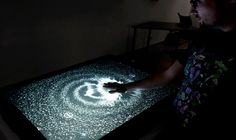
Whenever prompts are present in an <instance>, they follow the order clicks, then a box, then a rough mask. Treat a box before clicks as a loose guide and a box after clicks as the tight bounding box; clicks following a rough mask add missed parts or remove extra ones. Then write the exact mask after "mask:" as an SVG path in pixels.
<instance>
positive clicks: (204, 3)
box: [190, 0, 219, 26]
mask: <svg viewBox="0 0 236 140" xmlns="http://www.w3.org/2000/svg"><path fill="white" fill-rule="evenodd" d="M190 3H191V13H192V14H193V15H194V16H195V17H196V18H197V20H198V22H199V23H200V24H202V25H213V26H214V25H216V24H217V21H218V19H219V16H218V13H217V10H216V4H215V1H214V0H191V1H190Z"/></svg>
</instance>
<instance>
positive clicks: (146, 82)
mask: <svg viewBox="0 0 236 140" xmlns="http://www.w3.org/2000/svg"><path fill="white" fill-rule="evenodd" d="M182 70H183V66H182V64H180V63H179V61H178V60H176V61H175V62H174V63H173V64H172V65H171V66H170V67H169V68H168V69H166V70H165V71H163V72H161V73H156V74H153V75H151V76H149V77H147V78H145V79H142V80H139V81H135V82H131V83H127V84H118V83H105V84H104V87H106V88H110V89H111V90H110V91H109V92H110V93H114V92H126V91H127V90H133V89H149V88H153V87H156V86H163V85H167V84H168V83H170V82H171V81H172V80H173V79H175V78H176V77H177V76H178V75H179V74H180V73H181V72H182Z"/></svg>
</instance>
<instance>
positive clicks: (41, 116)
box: [10, 61, 168, 140]
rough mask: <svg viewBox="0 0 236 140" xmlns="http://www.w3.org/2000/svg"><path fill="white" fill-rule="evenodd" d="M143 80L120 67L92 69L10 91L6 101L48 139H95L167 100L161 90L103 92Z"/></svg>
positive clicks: (108, 64) (141, 75)
mask: <svg viewBox="0 0 236 140" xmlns="http://www.w3.org/2000/svg"><path fill="white" fill-rule="evenodd" d="M145 76H147V74H145V73H143V72H141V71H139V70H136V69H134V68H132V67H129V66H127V65H124V64H121V63H117V62H110V61H109V62H102V63H94V64H90V65H87V66H83V67H80V68H77V69H72V70H69V71H67V72H64V73H60V74H58V75H56V76H53V77H48V78H46V79H43V80H40V81H36V82H33V83H31V84H28V85H25V86H22V87H21V88H17V89H14V90H12V91H11V94H10V100H11V101H12V102H13V103H14V104H15V105H16V107H17V108H18V109H19V110H21V111H22V113H23V114H24V115H25V116H26V117H27V118H28V119H29V120H30V121H31V122H32V123H33V124H34V125H35V126H36V127H37V129H38V130H39V131H40V132H41V133H42V134H43V135H44V136H45V137H46V138H47V139H52V140H54V139H55V140H77V139H99V138H101V137H102V136H104V135H106V134H107V133H109V132H110V131H112V130H114V129H115V128H117V127H119V126H120V125H122V124H123V123H124V122H126V121H128V120H130V119H131V118H133V117H134V116H136V115H138V114H139V113H140V112H142V111H144V110H145V109H147V108H149V107H150V106H152V105H153V104H155V103H156V102H158V101H159V100H160V99H162V98H164V97H165V96H166V95H168V93H167V91H166V90H165V89H162V88H157V89H155V90H150V91H139V90H135V91H132V92H127V93H125V94H120V93H114V94H110V93H109V92H108V89H106V88H104V87H103V84H104V83H107V82H118V83H128V82H132V81H135V80H139V79H141V78H144V77H145Z"/></svg>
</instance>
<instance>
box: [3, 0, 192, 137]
mask: <svg viewBox="0 0 236 140" xmlns="http://www.w3.org/2000/svg"><path fill="white" fill-rule="evenodd" d="M188 11H189V5H188V1H185V0H174V1H173V0H83V1H82V0H1V1H0V87H2V86H5V85H9V84H12V83H16V82H19V81H22V80H26V79H29V78H33V77H37V76H39V75H42V74H45V73H48V72H51V71H55V70H58V69H61V68H65V67H67V66H70V65H73V64H77V63H80V62H84V61H87V60H89V59H93V58H96V57H99V56H103V55H107V54H122V53H124V52H126V51H127V50H129V48H130V44H131V40H132V39H131V38H132V29H131V28H130V26H131V25H132V24H135V23H139V22H143V21H148V20H158V21H169V22H178V17H177V12H180V13H181V14H185V15H187V14H188ZM165 34H166V32H163V31H162V32H161V31H155V32H153V39H152V42H151V43H156V42H159V41H161V40H163V39H164V37H165ZM145 35H146V32H145V31H139V32H138V36H137V43H136V44H137V47H143V45H144V42H145V39H146V38H145ZM3 135H4V136H3ZM1 137H2V138H1ZM3 137H6V139H11V140H15V139H17V138H16V136H15V135H13V133H12V132H11V131H10V130H9V129H8V127H7V125H6V124H5V122H4V121H2V119H1V117H0V139H3ZM4 139H5V138H4Z"/></svg>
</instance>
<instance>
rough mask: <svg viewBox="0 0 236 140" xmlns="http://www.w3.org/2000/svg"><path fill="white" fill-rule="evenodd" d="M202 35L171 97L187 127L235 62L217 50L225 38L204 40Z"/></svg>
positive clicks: (226, 54) (231, 57)
mask: <svg viewBox="0 0 236 140" xmlns="http://www.w3.org/2000/svg"><path fill="white" fill-rule="evenodd" d="M204 37H206V36H204ZM204 37H203V40H201V42H204V43H202V44H200V43H199V42H198V44H197V45H198V47H197V48H194V47H193V48H192V53H191V55H190V56H189V57H188V59H187V61H186V66H185V69H184V75H185V78H184V80H183V83H182V85H181V87H180V90H179V92H178V94H177V96H176V98H175V100H174V106H175V108H176V111H177V114H179V116H180V117H181V120H182V121H183V123H182V125H183V126H184V127H187V126H188V125H189V124H191V122H192V120H194V119H195V117H196V116H197V114H198V113H199V112H200V110H201V107H202V105H204V104H205V102H207V99H208V96H214V93H215V90H216V87H217V86H219V84H221V82H222V81H221V80H222V79H223V78H224V75H225V74H226V73H227V71H228V70H229V69H230V68H231V65H232V62H233V61H234V56H232V55H230V54H229V53H225V52H224V51H218V50H217V48H219V47H221V48H222V47H223V46H222V45H223V44H222V43H225V41H227V40H225V39H222V38H221V42H220V43H219V42H217V41H216V40H211V39H210V40H207V41H206V40H204V39H206V38H204ZM214 37H216V36H214ZM218 37H219V36H218ZM220 37H222V36H220ZM218 39H219V38H218ZM228 39H230V38H228ZM198 41H199V40H198ZM212 42H214V43H212ZM227 43H230V42H227ZM199 45H200V46H201V47H199ZM224 45H226V44H224ZM228 45H229V44H228ZM207 47H209V48H207ZM214 47H215V48H214ZM212 48H214V49H212ZM223 49H227V48H223Z"/></svg>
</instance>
